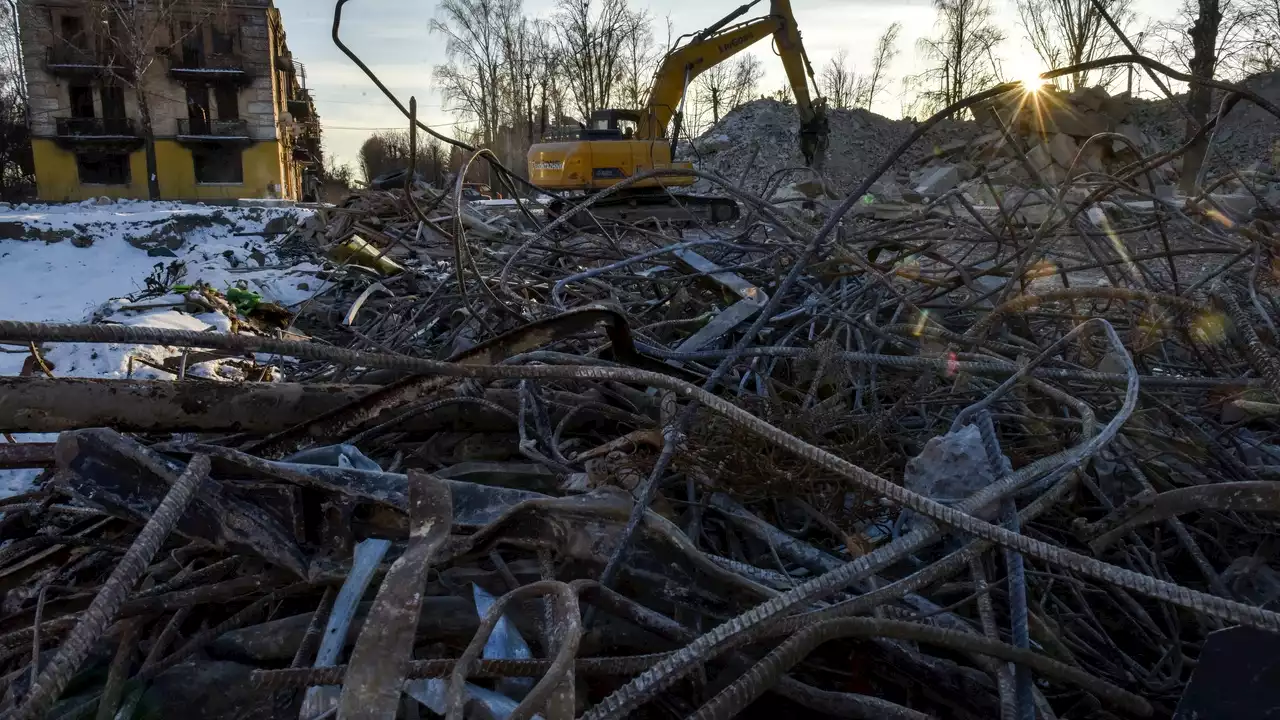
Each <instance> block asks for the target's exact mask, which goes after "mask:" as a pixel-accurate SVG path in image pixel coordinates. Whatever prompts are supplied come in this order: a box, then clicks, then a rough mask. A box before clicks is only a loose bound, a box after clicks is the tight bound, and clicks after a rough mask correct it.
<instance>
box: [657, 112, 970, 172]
mask: <svg viewBox="0 0 1280 720" xmlns="http://www.w3.org/2000/svg"><path fill="white" fill-rule="evenodd" d="M827 122H828V124H829V126H830V128H831V134H830V140H829V142H830V145H829V147H828V149H827V157H826V164H825V166H824V168H823V174H824V176H825V178H826V180H827V182H828V183H829V184H830V185H831V187H832V188H834V189H835V190H836V191H838V192H847V191H849V190H851V189H852V188H853V187H855V186H856V185H857V183H858V182H860V181H861V180H862V179H863V178H865V177H866V175H867V173H868V172H870V171H871V170H872V169H873V168H875V167H876V166H877V165H878V164H880V162H882V161H883V160H884V159H885V158H886V157H887V156H888V155H889V153H891V152H893V150H894V149H895V148H896V147H897V146H898V145H900V144H901V143H902V142H903V141H904V140H906V139H907V137H908V136H910V135H911V133H912V131H913V130H914V129H915V125H914V124H913V123H912V122H910V121H907V120H890V119H889V118H886V117H883V116H881V115H877V114H875V113H873V112H869V111H867V110H863V109H850V110H846V109H831V110H828V111H827ZM799 128H800V121H799V118H798V117H797V115H796V108H795V106H794V105H791V104H788V103H783V102H780V101H777V100H768V99H764V100H753V101H752V102H749V103H746V104H744V105H741V106H739V107H737V108H735V109H733V110H731V111H730V112H729V114H727V115H725V116H724V118H722V119H721V120H720V122H718V123H716V124H714V125H712V126H711V127H710V128H709V129H708V130H707V131H706V132H704V133H703V134H702V135H701V136H700V137H698V138H697V139H695V140H694V141H693V142H692V143H687V144H682V145H681V147H680V152H679V153H677V156H678V158H679V159H682V160H688V161H693V162H696V163H697V164H698V166H699V167H700V168H702V169H704V170H711V171H714V172H717V173H719V174H721V175H723V176H724V177H726V178H729V179H730V180H732V181H735V182H739V183H740V184H742V185H743V187H744V188H747V189H749V190H751V191H752V192H756V193H760V194H762V195H765V196H769V195H770V193H771V192H772V191H773V190H775V189H777V188H778V187H779V186H782V185H785V184H787V183H790V182H795V181H804V180H806V179H808V173H807V171H805V169H804V158H803V157H801V155H800V148H799V144H798V143H797V142H796V138H797V137H798V133H799ZM974 130H975V129H974V127H973V125H972V123H966V122H952V121H947V122H944V123H942V124H940V125H939V126H938V127H937V128H935V129H934V130H933V131H932V132H931V133H930V134H929V136H928V137H927V138H925V140H924V141H922V142H921V143H920V144H917V145H915V146H913V147H912V149H911V151H910V152H908V153H907V154H906V155H905V156H903V157H902V158H901V159H900V160H899V162H898V165H897V167H898V168H900V169H910V168H912V167H914V166H915V165H916V164H918V163H919V162H920V160H921V159H922V158H924V157H927V156H928V155H929V153H930V146H931V145H932V144H935V143H941V142H951V141H956V140H959V141H967V140H968V139H970V138H972V137H973V135H974ZM698 187H700V188H703V189H707V190H710V187H709V186H708V185H706V183H702V184H701V185H699V186H698Z"/></svg>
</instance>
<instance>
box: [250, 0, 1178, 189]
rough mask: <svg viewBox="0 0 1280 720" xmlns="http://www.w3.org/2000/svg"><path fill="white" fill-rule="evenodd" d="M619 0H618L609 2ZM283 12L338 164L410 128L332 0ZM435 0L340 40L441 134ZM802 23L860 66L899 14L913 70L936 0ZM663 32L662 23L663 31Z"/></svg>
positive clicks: (684, 20)
mask: <svg viewBox="0 0 1280 720" xmlns="http://www.w3.org/2000/svg"><path fill="white" fill-rule="evenodd" d="M612 1H615V2H616V1H617V0H612ZM631 1H632V3H633V4H638V5H640V6H647V7H648V8H649V10H650V12H651V13H652V14H653V15H654V16H655V17H656V18H660V20H659V24H660V25H661V24H664V23H665V20H664V18H665V17H667V16H668V15H669V16H670V17H671V21H672V23H673V25H674V29H675V32H676V34H681V33H685V32H692V31H695V30H698V29H701V28H703V27H706V26H707V25H710V24H711V23H713V22H715V21H716V20H719V19H720V18H721V17H723V16H725V15H727V14H728V13H730V12H732V11H733V10H734V9H735V8H737V7H738V5H739V4H740V3H741V2H742V0H702V1H700V2H695V3H693V4H692V5H690V3H689V2H688V1H687V0H631ZM275 2H276V6H277V7H279V8H280V12H281V14H282V15H283V17H284V25H285V31H286V33H287V34H288V41H289V47H290V49H291V50H292V51H293V56H294V58H295V59H296V60H298V61H300V62H302V63H303V64H304V65H305V66H306V68H307V86H308V87H310V88H311V91H312V94H313V95H314V96H315V99H316V106H317V110H318V111H319V113H320V118H321V121H322V122H323V125H324V135H325V145H326V148H327V149H328V151H329V153H330V154H331V155H333V156H336V157H337V159H338V161H339V162H353V164H354V160H355V156H356V151H357V149H358V148H359V146H360V143H361V142H363V141H364V139H365V138H366V137H368V136H369V134H370V133H371V132H373V131H374V130H375V129H381V128H392V127H394V128H399V127H404V126H405V122H404V120H403V116H401V115H400V114H399V112H398V111H397V110H396V109H395V107H393V106H392V105H391V103H390V102H389V101H388V100H386V99H385V98H384V97H383V96H382V93H381V92H379V91H378V89H377V88H376V87H374V86H373V83H371V82H370V81H369V80H368V79H367V78H366V77H365V76H364V74H363V73H362V72H361V71H360V69H359V68H357V67H356V66H355V65H354V64H352V63H351V62H350V61H348V60H347V58H346V57H345V56H344V55H342V53H341V52H340V51H339V50H338V49H337V47H335V46H334V44H333V42H332V40H331V39H330V29H331V27H332V23H333V2H332V0H275ZM993 2H994V4H995V6H996V7H997V8H998V14H999V17H1000V22H1001V24H1002V25H1003V26H1004V28H1005V32H1006V35H1007V36H1008V37H1009V41H1008V42H1007V43H1006V46H1005V47H1004V49H1003V52H1002V55H1003V57H1004V58H1005V62H1006V67H1008V68H1017V70H1011V73H1013V74H1016V75H1020V76H1021V75H1025V74H1027V73H1026V72H1022V70H1025V69H1028V68H1034V69H1035V70H1041V69H1043V68H1040V67H1038V65H1039V62H1038V60H1037V58H1036V57H1035V55H1034V54H1032V53H1030V52H1028V50H1027V46H1026V42H1025V40H1024V39H1023V38H1022V30H1021V28H1019V27H1017V26H1016V25H1015V24H1014V22H1015V20H1016V18H1017V12H1016V10H1015V9H1014V2H1013V0H993ZM1135 4H1136V5H1137V7H1138V8H1139V9H1140V11H1141V12H1142V13H1143V14H1144V15H1145V16H1147V17H1154V18H1156V19H1166V18H1168V17H1170V16H1171V15H1172V14H1173V12H1174V10H1175V9H1176V6H1177V4H1178V2H1177V0H1135ZM436 6H437V3H436V2H431V1H430V0H351V1H350V2H348V3H347V5H346V6H345V8H344V9H343V25H342V38H343V41H344V42H346V43H347V45H348V46H350V47H351V48H352V49H353V50H354V51H355V52H356V53H357V54H358V55H359V56H360V57H361V59H363V60H364V61H365V62H366V63H368V64H369V66H370V67H371V68H373V70H374V71H375V72H376V73H377V74H378V76H379V77H380V78H381V79H382V81H383V82H384V83H386V84H387V85H388V87H390V88H391V90H392V91H393V92H395V93H396V95H397V96H399V97H400V98H401V99H402V101H404V102H405V103H406V104H408V98H409V96H410V95H416V96H417V98H418V109H419V110H418V112H419V114H420V115H421V116H422V118H423V121H424V122H427V123H430V124H432V125H433V127H435V128H436V129H439V130H440V131H441V132H445V133H446V134H447V133H450V132H451V131H452V130H453V129H454V127H453V124H454V123H456V120H457V118H456V117H454V116H453V115H452V114H450V113H449V111H448V108H446V107H443V106H442V100H441V98H440V96H439V94H437V93H436V92H435V91H434V90H433V89H432V84H431V74H432V68H433V67H435V66H436V65H438V64H440V63H442V62H444V60H445V54H444V44H443V41H442V39H441V38H440V36H438V35H433V34H432V33H431V32H430V31H429V29H428V23H429V22H430V20H431V18H432V17H433V16H434V14H435V12H436ZM552 6H553V0H525V11H526V14H528V15H530V16H536V15H539V14H545V13H548V12H549V11H550V8H551V7H552ZM792 8H793V10H794V12H795V15H796V22H797V24H798V25H799V26H800V32H801V34H802V35H803V37H804V43H805V49H806V50H807V51H808V53H809V57H810V60H811V61H812V63H813V65H814V68H815V70H816V69H817V68H818V67H820V66H821V65H822V64H823V63H825V62H826V61H827V60H828V59H829V58H830V57H831V56H832V55H833V54H834V53H835V52H836V51H837V50H839V49H840V48H841V47H846V48H848V49H849V54H850V59H851V61H852V62H853V64H854V65H855V67H856V68H857V69H859V70H861V69H863V68H864V67H865V66H866V65H868V64H869V60H870V54H871V49H872V47H873V46H874V44H875V40H876V38H877V37H878V36H879V35H880V34H881V33H883V32H884V30H885V28H887V27H889V25H890V24H892V23H894V22H901V23H902V24H903V32H902V39H901V41H900V43H899V49H900V50H901V54H900V55H899V56H898V59H897V62H896V63H895V65H894V67H893V70H892V72H893V75H894V77H895V80H896V79H897V78H899V77H901V76H902V75H904V74H907V73H910V72H913V71H915V70H916V69H917V68H916V65H915V52H914V50H915V41H916V40H917V39H918V38H920V37H922V36H925V35H928V34H929V33H930V32H931V31H932V29H933V22H934V11H933V5H932V3H931V2H930V0H792ZM767 9H768V0H763V1H762V2H761V3H760V4H758V5H757V6H756V7H755V8H753V11H756V10H758V11H760V12H758V13H756V12H753V13H752V14H751V15H749V16H748V17H750V16H754V15H755V14H764V13H765V12H767ZM657 34H658V36H659V37H660V38H661V37H663V36H664V34H665V30H662V29H658V30H657ZM750 52H753V53H755V54H756V55H758V56H759V57H760V59H761V60H762V61H763V62H764V68H765V79H764V82H763V84H762V88H761V91H762V92H771V91H772V90H774V89H776V88H778V87H780V86H781V85H782V83H783V78H784V76H783V73H782V66H781V63H779V62H778V60H777V58H776V57H774V55H773V52H772V50H771V48H770V44H769V43H768V42H766V41H761V42H760V43H757V45H756V46H755V47H754V48H752V50H750ZM898 92H899V87H898V85H897V84H896V82H895V85H894V88H893V95H888V94H886V96H885V97H883V98H882V99H880V100H879V101H878V102H877V104H876V107H875V108H874V109H875V111H876V112H879V113H881V114H884V115H889V116H893V117H897V116H899V115H900V99H899V97H898V96H897V93H898Z"/></svg>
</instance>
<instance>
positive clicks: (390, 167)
mask: <svg viewBox="0 0 1280 720" xmlns="http://www.w3.org/2000/svg"><path fill="white" fill-rule="evenodd" d="M357 158H358V160H359V162H360V174H361V175H362V176H363V178H364V182H365V184H366V185H367V184H369V183H371V182H373V180H374V178H376V177H378V176H379V175H385V174H386V173H389V172H395V171H398V170H406V169H408V167H409V131H407V130H384V131H381V132H377V133H374V134H373V135H370V136H369V137H368V138H367V139H366V140H365V141H364V142H363V143H362V144H361V145H360V152H359V154H358V155H357ZM448 159H449V158H448V154H447V153H446V152H445V149H444V144H443V143H441V142H440V141H439V140H438V139H436V138H433V137H427V138H421V137H420V138H419V146H418V157H417V162H416V163H415V164H414V171H415V172H417V173H418V175H419V176H421V177H422V179H423V180H425V181H427V182H429V183H440V182H441V181H442V180H443V178H444V175H445V173H447V172H448V171H449V167H448ZM339 171H340V170H338V169H335V170H331V171H330V172H339ZM347 171H348V172H349V171H350V168H347Z"/></svg>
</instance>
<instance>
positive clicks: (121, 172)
mask: <svg viewBox="0 0 1280 720" xmlns="http://www.w3.org/2000/svg"><path fill="white" fill-rule="evenodd" d="M76 169H77V170H78V171H79V172H80V182H82V183H84V184H85V185H128V184H129V155H128V154H127V153H83V154H80V155H76Z"/></svg>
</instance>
